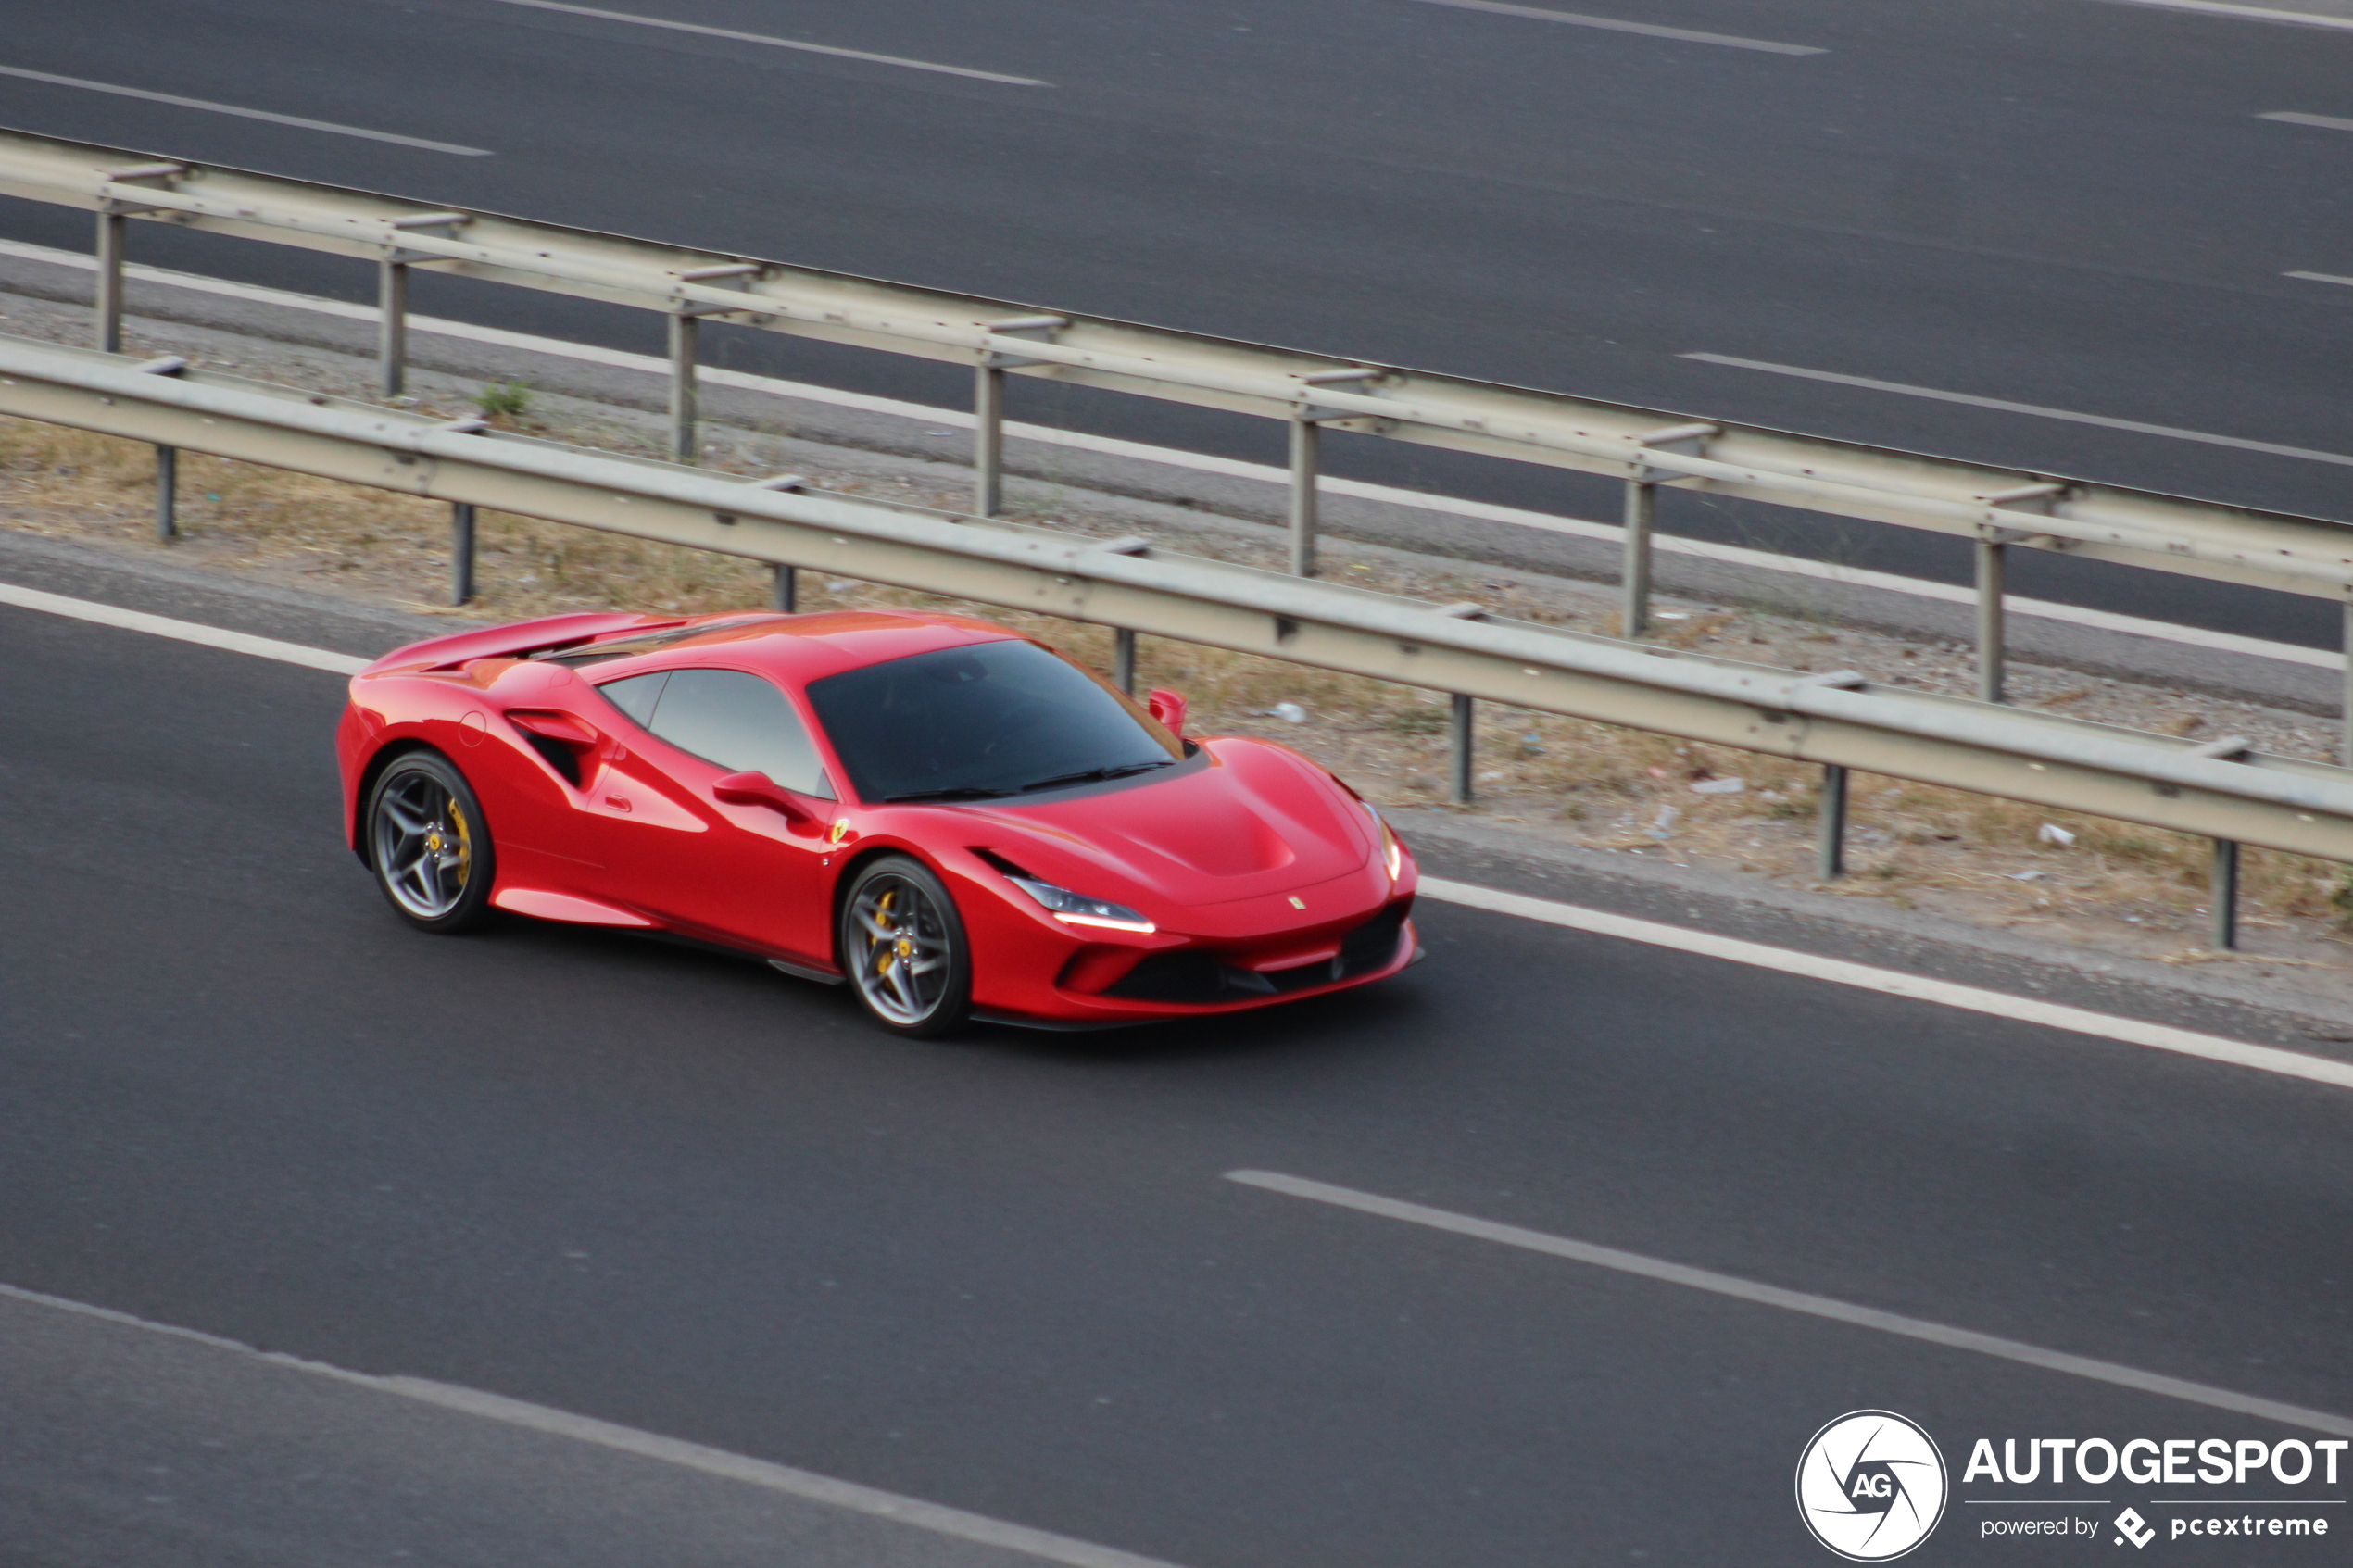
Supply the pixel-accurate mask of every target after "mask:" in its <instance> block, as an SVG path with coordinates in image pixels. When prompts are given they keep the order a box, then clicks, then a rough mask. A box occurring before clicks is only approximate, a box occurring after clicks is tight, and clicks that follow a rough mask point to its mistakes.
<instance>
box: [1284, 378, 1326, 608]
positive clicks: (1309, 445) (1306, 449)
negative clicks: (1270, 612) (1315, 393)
mask: <svg viewBox="0 0 2353 1568" xmlns="http://www.w3.org/2000/svg"><path fill="white" fill-rule="evenodd" d="M1323 450H1324V427H1323V426H1322V425H1319V424H1317V423H1316V422H1315V420H1313V419H1301V418H1296V417H1294V418H1293V419H1292V420H1291V422H1290V570H1291V575H1292V576H1294V577H1313V576H1315V470H1316V469H1317V467H1318V465H1319V463H1320V462H1321V460H1322V458H1323Z"/></svg>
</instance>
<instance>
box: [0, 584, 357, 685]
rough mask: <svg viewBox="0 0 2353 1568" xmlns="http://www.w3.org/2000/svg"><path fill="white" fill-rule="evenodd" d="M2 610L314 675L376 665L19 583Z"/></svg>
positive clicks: (0, 587)
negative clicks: (113, 629)
mask: <svg viewBox="0 0 2353 1568" xmlns="http://www.w3.org/2000/svg"><path fill="white" fill-rule="evenodd" d="M0 605H15V606H16V607H17V608H19V609H37V610H41V611H44V612H45V613H47V614H50V615H63V616H68V617H70V618H71V619H73V620H75V621H94V622H96V623H97V624H98V625H101V626H118V627H120V628H121V629H122V630H124V631H126V632H145V633H147V634H148V635H149V636H151V637H170V638H171V639H172V640H173V641H175V642H182V643H200V644H202V645H203V646H206V647H208V648H222V649H225V650H227V651H228V652H230V653H248V654H251V655H253V656H254V657H255V658H256V659H276V660H278V661H279V662H280V663H282V664H300V665H304V666H306V667H308V668H309V669H312V670H328V671H333V672H334V673H335V674H338V675H357V674H358V673H359V671H362V670H365V669H366V668H368V666H369V664H370V663H371V660H369V659H354V658H352V657H351V655H349V654H347V653H330V652H328V651H327V650H326V649H325V648H313V647H305V646H303V645H302V644H300V643H282V642H280V641H279V640H278V639H277V638H275V637H255V636H249V635H247V634H246V633H243V632H224V631H222V630H221V629H220V627H218V626H200V625H198V624H197V623H196V622H195V621H174V620H173V619H171V617H170V616H168V615H149V614H147V613H145V611H144V610H136V609H120V608H117V607H115V606H113V605H103V604H99V603H97V602H95V601H94V600H91V599H69V598H68V597H66V596H64V595H63V594H44V593H43V592H42V591H41V590H40V589H38V588H19V587H18V586H17V585H16V584H15V583H0Z"/></svg>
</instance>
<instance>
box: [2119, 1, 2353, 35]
mask: <svg viewBox="0 0 2353 1568" xmlns="http://www.w3.org/2000/svg"><path fill="white" fill-rule="evenodd" d="M2108 4H2109V5H2111V6H2143V7H2145V8H2146V9H2148V10H2152V11H2190V12H2194V13H2196V15H2198V16H2202V17H2235V18H2237V19H2239V20H2241V21H2249V22H2284V23H2285V24H2287V25H2288V26H2290V27H2325V28H2335V29H2339V30H2343V31H2353V17H2322V16H2314V15H2313V14H2312V13H2311V12H2309V11H2281V10H2274V9H2272V8H2271V7H2270V6H2241V5H2238V4H2236V3H2235V0H2108Z"/></svg>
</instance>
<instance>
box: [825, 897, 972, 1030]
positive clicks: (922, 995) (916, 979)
mask: <svg viewBox="0 0 2353 1568" xmlns="http://www.w3.org/2000/svg"><path fill="white" fill-rule="evenodd" d="M836 934H837V935H836V950H837V952H838V953H839V955H840V960H841V968H842V972H843V973H844V974H847V975H848V976H849V989H850V991H851V993H852V994H853V995H855V996H856V997H857V998H858V1002H859V1005H860V1006H862V1007H863V1008H864V1009H865V1010H866V1015H867V1016H868V1017H869V1018H872V1019H873V1020H874V1021H875V1022H876V1023H878V1024H880V1025H882V1027H884V1028H885V1029H887V1030H889V1031H890V1032H891V1033H892V1034H894V1035H906V1036H907V1037H909V1038H910V1039H931V1038H934V1037H936V1036H938V1035H945V1034H948V1033H950V1031H951V1030H954V1029H956V1028H958V1027H960V1026H961V1025H962V1024H963V1022H964V1020H965V1019H966V1018H967V1017H969V1016H970V1015H971V1013H972V993H973V981H972V946H971V944H970V943H968V942H967V941H965V939H964V922H963V917H962V916H960V915H959V914H958V913H957V912H956V900H955V899H953V898H952V897H949V893H948V889H947V886H946V885H945V884H942V883H941V882H940V880H939V878H938V877H937V876H936V875H934V874H933V872H932V870H931V868H930V867H928V866H926V865H925V864H924V863H923V862H922V861H920V860H917V859H913V858H912V857H911V856H906V855H885V856H882V857H881V858H879V859H874V860H870V861H868V862H867V863H866V864H865V865H863V866H861V867H860V868H859V870H858V874H857V875H856V876H855V877H853V878H852V879H851V880H850V884H849V891H848V892H847V893H845V894H844V895H843V896H842V900H841V917H840V919H839V921H838V922H837V924H836Z"/></svg>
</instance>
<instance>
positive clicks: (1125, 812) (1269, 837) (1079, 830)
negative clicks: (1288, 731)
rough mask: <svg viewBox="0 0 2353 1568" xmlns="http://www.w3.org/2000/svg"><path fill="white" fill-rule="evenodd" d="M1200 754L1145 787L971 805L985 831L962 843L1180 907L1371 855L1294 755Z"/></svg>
mask: <svg viewBox="0 0 2353 1568" xmlns="http://www.w3.org/2000/svg"><path fill="white" fill-rule="evenodd" d="M1202 752H1203V754H1204V755H1203V756H1202V759H1200V761H1199V763H1197V764H1196V765H1194V766H1190V767H1187V768H1184V769H1182V770H1181V771H1176V772H1174V773H1173V774H1171V775H1170V776H1166V777H1158V778H1153V779H1151V780H1150V782H1147V783H1141V784H1130V785H1127V786H1126V787H1124V788H1115V789H1105V790H1085V791H1078V792H1074V793H1072V794H1068V795H1064V796H1061V797H1052V798H1049V799H1045V800H1039V801H1034V802H1027V803H1025V804H1023V805H1020V806H984V807H976V808H972V809H970V810H971V814H972V815H973V816H975V817H978V818H980V819H982V820H983V821H984V822H987V823H988V827H989V829H990V830H991V831H990V832H988V834H986V835H985V836H983V837H980V838H975V840H973V847H975V848H985V849H990V850H993V851H995V852H996V853H998V854H1000V855H1002V856H1004V857H1005V858H1007V859H1011V860H1013V861H1015V862H1017V863H1018V864H1020V865H1021V866H1023V867H1024V868H1025V869H1026V870H1028V871H1030V872H1035V873H1036V874H1037V875H1038V876H1041V877H1044V878H1047V879H1048V880H1050V881H1053V882H1057V883H1067V884H1070V885H1071V886H1073V888H1074V890H1075V891H1077V892H1081V893H1086V894H1089V895H1091V896H1093V897H1110V898H1117V899H1120V900H1122V901H1123V902H1126V901H1133V900H1134V899H1135V898H1136V897H1145V898H1151V897H1158V898H1164V899H1167V900H1169V901H1171V902H1172V903H1176V904H1180V905H1184V906H1187V907H1197V906H1200V905H1204V904H1221V903H1227V902H1229V901H1231V900H1234V899H1239V898H1254V897H1263V896H1265V895H1266V894H1270V893H1283V892H1288V891H1290V890H1292V889H1294V888H1300V887H1306V886H1309V885H1312V884H1317V883H1323V882H1328V881H1330V880H1331V879H1332V878H1334V877H1338V876H1343V875H1345V874H1347V873H1348V872H1353V871H1355V870H1358V869H1359V868H1361V867H1362V866H1364V864H1365V861H1366V859H1368V858H1369V857H1370V856H1371V855H1372V854H1373V852H1374V849H1375V840H1374V835H1373V824H1372V818H1371V816H1370V815H1369V814H1368V813H1367V812H1366V811H1365V808H1364V807H1363V806H1362V805H1361V804H1359V803H1358V802H1357V801H1356V800H1355V799H1354V798H1353V797H1351V796H1350V795H1349V794H1348V792H1347V791H1346V790H1344V789H1342V788H1341V787H1340V785H1339V784H1337V783H1335V782H1334V781H1333V779H1332V777H1331V775H1330V774H1328V773H1327V772H1325V771H1323V770H1322V769H1321V768H1318V767H1316V766H1315V764H1314V763H1312V762H1310V761H1308V760H1307V759H1305V758H1303V757H1301V756H1300V755H1299V754H1298V753H1296V752H1293V751H1291V750H1290V749H1288V748H1287V747H1284V746H1276V745H1274V744H1272V743H1270V742H1266V741H1254V740H1242V739H1225V740H1217V741H1211V742H1207V743H1204V744H1203V746H1202ZM1105 873H1108V874H1109V876H1110V877H1112V878H1114V879H1116V883H1117V884H1116V885H1114V884H1107V883H1106V881H1105Z"/></svg>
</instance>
